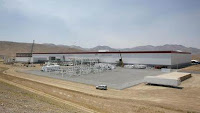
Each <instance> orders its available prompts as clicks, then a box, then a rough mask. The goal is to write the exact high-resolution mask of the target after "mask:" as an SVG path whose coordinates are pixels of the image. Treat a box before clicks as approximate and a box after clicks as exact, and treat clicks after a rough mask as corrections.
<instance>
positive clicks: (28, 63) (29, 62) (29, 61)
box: [24, 40, 35, 67]
mask: <svg viewBox="0 0 200 113" xmlns="http://www.w3.org/2000/svg"><path fill="white" fill-rule="evenodd" d="M34 43H35V40H33V43H32V46H31V52H30V54H31V55H30V56H29V59H28V62H27V64H24V66H26V67H33V65H30V64H31V58H32V55H33V47H34Z"/></svg>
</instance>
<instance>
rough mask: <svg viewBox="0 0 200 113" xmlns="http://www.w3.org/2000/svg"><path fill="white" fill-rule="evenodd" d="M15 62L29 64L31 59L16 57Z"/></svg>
mask: <svg viewBox="0 0 200 113" xmlns="http://www.w3.org/2000/svg"><path fill="white" fill-rule="evenodd" d="M15 61H16V62H28V61H29V57H15ZM31 62H32V58H31Z"/></svg>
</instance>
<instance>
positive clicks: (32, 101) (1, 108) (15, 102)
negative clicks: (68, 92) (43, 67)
mask: <svg viewBox="0 0 200 113" xmlns="http://www.w3.org/2000/svg"><path fill="white" fill-rule="evenodd" d="M0 112H1V113H39V112H42V113H77V112H81V111H78V110H77V109H74V108H73V107H71V106H66V105H65V106H63V105H61V104H60V103H56V102H54V101H52V100H49V99H47V98H44V97H41V96H38V95H37V94H33V93H31V92H28V91H26V90H23V89H20V88H18V87H15V86H12V85H9V84H7V83H4V82H0Z"/></svg>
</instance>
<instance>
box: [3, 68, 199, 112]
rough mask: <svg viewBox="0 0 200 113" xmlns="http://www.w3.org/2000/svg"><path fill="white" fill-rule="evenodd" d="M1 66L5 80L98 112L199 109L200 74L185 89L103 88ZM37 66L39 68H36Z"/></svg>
mask: <svg viewBox="0 0 200 113" xmlns="http://www.w3.org/2000/svg"><path fill="white" fill-rule="evenodd" d="M0 67H7V68H9V69H8V70H6V73H7V74H8V75H7V74H3V73H1V74H0V78H2V79H5V80H9V81H11V82H14V83H17V84H21V85H25V86H27V87H30V88H32V89H37V90H39V91H43V92H45V93H48V94H51V95H53V96H55V97H59V98H61V99H63V100H67V101H70V102H73V103H76V104H78V105H81V106H84V107H86V108H90V109H93V110H95V111H98V112H113V113H125V112H127V113H128V112H130V113H132V112H139V113H145V112H146V113H150V112H152V113H155V112H159V113H160V112H163V113H164V112H166V113H168V112H170V113H173V112H200V74H193V75H192V78H190V79H188V80H186V81H183V82H182V84H181V87H183V89H175V88H169V87H160V86H149V85H145V84H140V85H137V86H134V87H131V88H127V89H125V90H114V89H109V90H107V91H100V90H96V89H95V87H94V86H90V85H86V84H80V83H74V82H69V81H62V80H57V79H52V78H47V77H40V76H35V75H30V74H25V73H20V72H19V70H22V69H31V68H25V67H21V66H8V65H6V66H5V65H3V64H0ZM36 68H38V69H39V68H40V67H39V66H36V67H34V69H36ZM32 107H34V106H32Z"/></svg>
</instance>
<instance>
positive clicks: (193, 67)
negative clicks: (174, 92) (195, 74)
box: [181, 65, 200, 72]
mask: <svg viewBox="0 0 200 113" xmlns="http://www.w3.org/2000/svg"><path fill="white" fill-rule="evenodd" d="M181 70H183V71H199V72H200V65H192V66H190V67H186V68H184V69H181Z"/></svg>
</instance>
